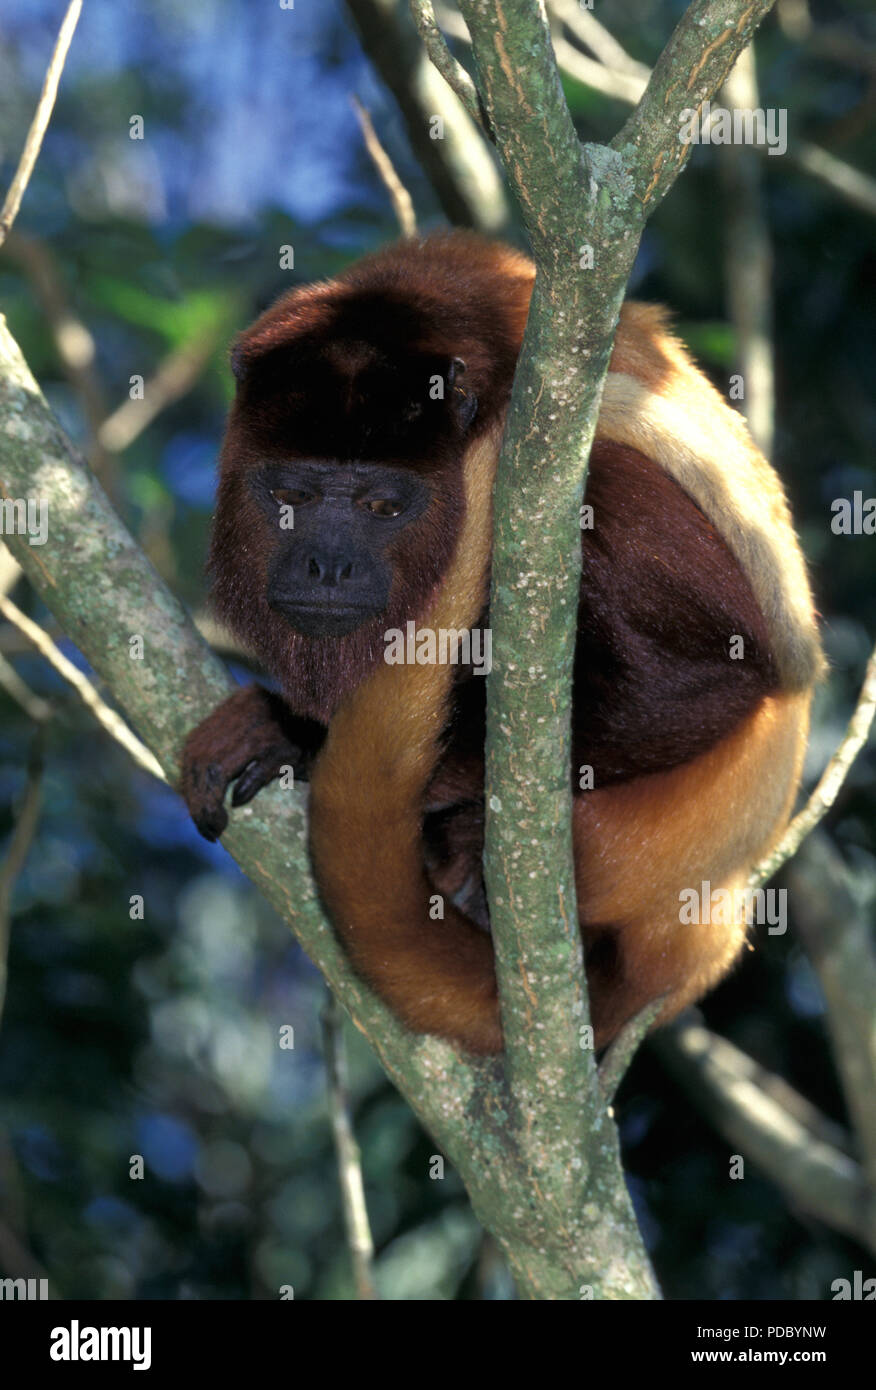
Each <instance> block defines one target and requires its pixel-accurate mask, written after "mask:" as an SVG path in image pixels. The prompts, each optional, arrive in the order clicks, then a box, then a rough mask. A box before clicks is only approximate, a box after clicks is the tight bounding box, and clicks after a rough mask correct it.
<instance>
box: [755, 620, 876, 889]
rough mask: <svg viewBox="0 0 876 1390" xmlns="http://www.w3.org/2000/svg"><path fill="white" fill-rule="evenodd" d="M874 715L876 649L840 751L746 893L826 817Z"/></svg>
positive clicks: (875, 708) (864, 738)
mask: <svg viewBox="0 0 876 1390" xmlns="http://www.w3.org/2000/svg"><path fill="white" fill-rule="evenodd" d="M874 715H876V647H874V649H873V651H872V652H871V654H870V660H869V661H868V662H867V670H866V671H865V673H864V683H863V685H862V686H861V693H860V695H859V696H858V703H857V705H856V707H855V712H854V714H853V715H852V717H851V719H850V720H849V724H848V728H847V729H846V732H845V734H844V736H843V740H842V742H841V744H840V746H839V748H838V749H837V750H836V752H835V753H834V755H833V757H832V758H831V760H830V762H829V763H828V765H827V767H826V768H825V770H824V772H823V774H822V777H821V780H820V781H819V783H818V786H817V787H816V788H815V791H814V792H813V793H812V795H811V796H810V798H809V800H808V801H807V803H806V805H805V806H804V807H803V810H802V811H801V812H800V813H799V815H796V816H795V817H794V819H793V820H792V821H791V824H790V825H789V826H788V829H787V830H786V831H785V833H784V835H783V836H782V838H781V840H780V841H779V843H778V845H777V846H776V848H775V849H774V850H773V852H772V853H771V854H768V855H767V857H766V859H762V860H761V862H760V863H759V864H758V865H757V867H756V868H755V869H753V870H752V872H751V875H750V876H749V879H748V883H747V884H746V892H748V893H751V892H754V890H755V889H756V888H759V887H760V886H761V884H762V883H765V882H766V880H767V879H768V878H772V876H773V874H774V873H775V872H776V870H777V869H780V868H781V867H782V865H783V864H784V863H785V861H786V860H788V859H790V858H791V856H792V855H793V854H796V852H797V850H798V849H799V847H800V845H801V843H802V841H803V840H805V838H806V836H807V835H808V834H809V833H810V831H812V830H814V829H815V827H816V825H817V824H818V822H819V821H820V820H821V819H822V818H823V817H824V816H826V815H827V812H828V811H829V810H830V808H831V806H832V805H833V803H834V802H835V801H836V798H837V796H838V795H839V791H840V788H841V787H842V785H843V782H844V781H845V779H846V777H847V776H848V772H849V768H850V767H851V765H852V763H853V762H854V761H855V758H856V757H857V756H858V754H859V753H860V751H861V749H862V748H863V747H864V744H865V743H866V742H867V739H868V737H869V735H870V729H871V727H872V724H873V717H874Z"/></svg>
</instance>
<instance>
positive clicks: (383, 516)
mask: <svg viewBox="0 0 876 1390" xmlns="http://www.w3.org/2000/svg"><path fill="white" fill-rule="evenodd" d="M251 485H252V488H253V492H254V494H255V497H256V499H257V501H258V503H259V505H260V507H261V509H262V511H263V513H264V515H265V517H266V518H267V521H268V524H269V526H271V528H272V529H273V531H274V533H275V536H276V538H277V539H276V542H275V544H274V546H273V547H272V555H271V558H270V560H269V562H268V566H267V587H266V598H267V602H268V605H269V607H270V608H271V609H272V610H273V611H274V612H275V613H279V614H280V615H281V616H282V617H283V619H284V620H285V621H286V622H287V623H288V624H289V625H290V627H292V628H293V629H294V630H295V631H296V632H299V633H301V634H302V635H303V636H305V637H343V636H346V635H347V634H348V633H351V632H355V631H356V629H357V628H359V627H361V626H362V625H363V623H366V622H368V621H369V620H370V619H373V618H378V617H380V616H381V615H382V614H383V613H384V612H385V611H386V608H387V604H388V602H389V596H390V592H391V589H392V581H393V568H394V557H395V555H396V554H397V553H398V550H399V544H400V542H401V540H402V533H403V532H404V531H405V529H406V528H407V527H409V526H411V524H412V523H413V522H415V521H416V520H417V519H418V518H419V517H421V516H422V515H423V514H424V512H425V511H426V510H427V509H428V507H429V505H430V502H431V491H430V489H429V486H428V484H427V483H426V482H425V481H424V480H423V479H421V478H419V477H417V476H416V474H413V473H411V472H410V471H409V470H405V469H402V468H391V467H386V466H383V465H380V464H373V463H353V464H346V465H342V464H340V463H337V462H334V461H333V462H326V461H324V460H318V459H301V460H297V461H288V462H285V463H278V464H273V465H270V466H269V467H267V468H265V469H263V470H262V471H260V472H259V473H257V474H255V476H254V477H253V478H252V480H251Z"/></svg>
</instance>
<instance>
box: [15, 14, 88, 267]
mask: <svg viewBox="0 0 876 1390" xmlns="http://www.w3.org/2000/svg"><path fill="white" fill-rule="evenodd" d="M81 12H82V0H70V5H69V7H68V9H67V13H66V14H65V16H64V22H63V24H62V25H61V28H60V32H59V33H58V38H57V41H56V43H55V51H54V52H53V54H52V58H51V62H50V63H49V67H48V71H47V72H46V76H45V80H44V82H43V90H42V91H41V92H40V99H39V102H38V103H37V109H36V111H35V112H34V118H33V120H32V121H31V123H30V130H29V131H28V132H27V139H26V140H25V142H24V149H23V150H22V154H21V159H20V160H19V161H18V168H17V169H16V171H15V174H14V175H13V179H12V183H11V184H10V185H9V192H8V193H7V194H6V198H5V200H4V203H3V207H2V210H0V246H2V245H3V242H4V241H5V239H6V234H7V232H8V231H9V228H10V227H11V226H12V224H13V222H14V221H15V218H16V216H17V214H18V209H19V208H20V207H21V200H22V198H23V197H24V194H25V190H26V188H27V185H28V184H29V183H30V176H31V174H32V173H33V167H34V165H35V164H36V162H37V157H38V155H39V152H40V148H41V146H42V143H43V137H44V135H45V133H46V129H47V128H48V124H49V121H50V120H51V117H52V110H53V108H54V105H55V97H56V96H57V95H58V83H59V82H60V80H61V73H62V72H63V71H64V63H65V62H66V59H67V50H68V49H69V47H70V42H71V40H72V38H73V34H74V32H75V30H76V25H77V23H78V21H79V15H80V14H81Z"/></svg>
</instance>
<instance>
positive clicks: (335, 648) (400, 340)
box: [210, 283, 510, 720]
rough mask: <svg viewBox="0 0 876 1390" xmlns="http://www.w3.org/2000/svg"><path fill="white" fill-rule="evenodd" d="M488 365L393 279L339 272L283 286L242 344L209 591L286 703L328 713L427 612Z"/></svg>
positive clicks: (492, 389) (490, 404)
mask: <svg viewBox="0 0 876 1390" xmlns="http://www.w3.org/2000/svg"><path fill="white" fill-rule="evenodd" d="M458 352H459V353H461V354H465V355H464V356H463V355H457V353H458ZM485 361H486V350H485V349H484V348H483V346H482V345H481V344H480V340H479V339H477V338H476V337H475V336H474V335H473V334H472V333H471V332H461V331H460V332H459V333H457V332H452V333H448V332H447V330H446V329H445V327H444V325H443V323H442V321H441V320H440V318H439V317H437V316H436V315H435V313H433V312H432V311H431V310H429V309H427V307H423V306H418V305H416V304H412V303H411V302H410V301H409V299H407V298H405V296H404V295H403V294H400V292H399V291H398V289H397V287H396V288H394V289H393V290H392V291H391V292H389V290H387V291H386V292H380V293H377V292H371V291H367V292H366V291H365V290H362V289H360V288H359V287H358V286H355V285H353V284H352V283H351V285H350V286H348V287H347V288H346V289H345V290H343V291H339V290H338V289H337V288H335V289H334V290H332V289H331V288H330V287H325V286H323V287H320V286H315V287H311V288H307V289H303V290H301V291H293V292H292V294H291V296H289V297H287V298H285V299H284V300H281V301H280V302H279V303H278V305H276V306H275V307H274V308H273V309H271V310H269V311H268V312H267V313H266V314H265V315H263V316H262V318H261V319H259V320H257V321H256V323H255V324H254V325H253V326H252V327H251V328H250V329H249V330H247V332H246V333H244V334H243V336H242V337H241V338H240V339H239V340H238V342H237V345H236V347H235V349H234V352H233V353H232V359H231V363H232V370H233V372H234V375H235V377H236V380H237V391H236V395H235V400H234V404H233V406H232V409H231V413H230V416H229V420H228V428H227V431H226V435H225V441H224V444H223V448H222V458H221V465H220V480H219V494H218V499H217V509H216V514H215V518H214V524H213V536H212V541H211V548H210V571H211V574H212V578H213V601H214V605H215V607H216V609H217V610H218V612H219V614H220V615H221V616H222V618H223V619H224V621H225V622H226V623H227V624H228V626H229V627H230V628H231V629H232V630H233V631H234V632H235V633H236V634H237V635H238V636H239V637H240V638H241V639H242V640H243V641H244V642H245V644H246V645H247V646H249V647H250V648H252V649H253V650H255V651H256V652H257V653H258V654H259V656H260V657H261V659H262V661H263V662H264V664H265V666H266V667H267V668H268V669H269V670H270V671H271V672H272V673H274V674H275V675H276V676H277V677H278V679H279V680H280V681H281V682H282V685H283V690H284V693H285V695H286V697H287V700H288V701H289V703H290V705H291V706H292V708H293V709H294V710H295V711H296V713H299V714H302V715H308V716H309V717H312V718H316V719H321V720H328V719H329V718H330V717H331V713H332V711H333V710H334V709H335V708H336V707H337V703H338V701H339V700H340V699H341V698H342V697H343V696H344V694H345V693H346V692H348V691H349V690H352V689H353V688H355V686H356V685H357V684H358V683H359V682H360V681H361V680H362V679H363V678H364V676H365V675H366V674H367V672H368V671H369V670H370V669H371V668H372V667H373V666H374V664H375V662H377V661H379V660H380V658H381V655H382V653H383V652H384V651H385V646H386V642H385V637H386V633H387V631H388V630H390V629H398V628H404V626H405V623H406V622H408V621H409V620H411V619H413V620H418V619H420V618H421V617H422V616H423V615H424V614H425V613H426V612H428V608H429V604H430V602H431V600H432V597H433V596H434V594H435V593H436V591H437V589H438V586H439V585H440V582H441V579H442V577H443V575H444V574H445V572H446V570H447V567H448V565H449V564H450V560H451V557H452V555H453V551H454V546H455V544H456V540H457V538H458V536H459V532H460V527H461V524H462V519H463V517H464V514H465V487H464V482H463V472H464V459H465V457H466V453H467V450H468V449H469V447H470V445H471V443H472V441H473V440H474V439H475V438H477V437H479V431H481V430H482V429H484V428H488V427H489V425H490V423H491V420H492V419H493V418H494V416H495V410H496V408H497V407H496V401H498V400H500V393H499V391H498V389H497V388H496V386H495V383H494V381H493V378H492V377H491V376H490V375H489V373H488V371H487V369H486V366H485ZM506 378H507V380H506ZM502 379H503V381H504V382H505V385H504V388H503V389H504V390H505V391H506V394H507V389H508V387H509V386H510V373H509V372H507V371H506V372H505V373H504V375H503V378H502ZM491 410H492V412H493V414H492V415H491V413H490V412H491Z"/></svg>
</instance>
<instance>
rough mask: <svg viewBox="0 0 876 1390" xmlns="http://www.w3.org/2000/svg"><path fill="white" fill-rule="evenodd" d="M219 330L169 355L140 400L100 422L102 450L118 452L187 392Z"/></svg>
mask: <svg viewBox="0 0 876 1390" xmlns="http://www.w3.org/2000/svg"><path fill="white" fill-rule="evenodd" d="M223 331H224V323H223V324H221V325H220V324H215V325H214V326H213V327H211V328H210V329H207V330H206V331H205V332H202V333H199V334H197V336H196V337H194V338H192V339H191V340H190V341H189V342H187V343H184V344H183V346H182V347H180V348H177V349H176V350H175V351H174V352H171V353H169V354H168V356H167V357H165V359H164V361H163V362H161V363H159V365H158V369H157V371H156V372H155V375H154V376H152V377H150V379H149V380H148V381H147V382H146V383H145V385H144V387H143V396H142V398H140V399H137V400H131V399H129V400H126V401H122V404H121V405H120V406H118V407H117V409H115V410H114V411H113V412H112V414H111V415H108V416H107V418H106V419H105V420H104V422H103V424H102V425H101V427H100V429H99V430H98V435H97V438H98V442H99V443H100V445H101V446H102V448H104V449H106V450H107V451H108V452H109V453H113V454H120V453H122V452H123V450H125V449H127V448H128V447H129V446H130V445H131V444H133V442H134V440H135V439H136V438H137V437H138V435H141V434H142V433H143V431H144V430H145V429H146V427H147V426H148V425H151V424H152V421H153V420H154V419H155V418H156V416H157V415H159V414H160V413H161V411H162V410H166V409H167V407H168V406H169V405H173V403H174V402H175V401H178V400H179V399H180V398H181V397H182V396H184V395H185V394H186V392H187V391H190V390H191V389H192V387H193V386H194V384H195V382H196V381H197V380H198V378H199V377H200V376H201V375H202V373H203V371H204V369H205V367H206V366H207V363H208V362H209V361H210V358H211V356H212V355H213V351H214V349H215V347H216V344H217V342H218V341H219V339H220V337H221V336H222V332H223Z"/></svg>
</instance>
